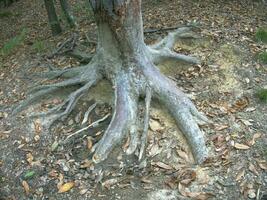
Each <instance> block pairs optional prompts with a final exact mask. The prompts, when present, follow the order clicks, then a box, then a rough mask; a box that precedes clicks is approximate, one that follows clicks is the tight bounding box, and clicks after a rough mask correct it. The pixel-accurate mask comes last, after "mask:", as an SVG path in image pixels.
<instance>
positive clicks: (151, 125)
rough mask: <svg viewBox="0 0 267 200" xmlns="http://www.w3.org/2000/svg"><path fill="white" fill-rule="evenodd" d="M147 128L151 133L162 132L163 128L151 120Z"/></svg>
mask: <svg viewBox="0 0 267 200" xmlns="http://www.w3.org/2000/svg"><path fill="white" fill-rule="evenodd" d="M149 127H150V129H151V130H152V131H159V130H162V129H163V127H162V126H161V125H160V123H159V122H158V121H156V120H153V119H151V120H150V121H149Z"/></svg>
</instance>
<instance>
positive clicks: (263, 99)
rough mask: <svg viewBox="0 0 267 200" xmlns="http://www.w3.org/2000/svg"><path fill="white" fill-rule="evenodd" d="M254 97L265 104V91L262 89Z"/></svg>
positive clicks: (266, 97)
mask: <svg viewBox="0 0 267 200" xmlns="http://www.w3.org/2000/svg"><path fill="white" fill-rule="evenodd" d="M256 95H257V97H258V98H259V99H260V100H261V101H262V102H265V103H267V89H264V88H261V89H259V90H258V91H257V93H256Z"/></svg>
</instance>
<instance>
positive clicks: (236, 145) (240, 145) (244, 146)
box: [234, 142, 250, 150]
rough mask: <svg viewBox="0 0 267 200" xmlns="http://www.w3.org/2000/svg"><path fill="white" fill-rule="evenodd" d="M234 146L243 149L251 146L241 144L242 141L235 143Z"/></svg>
mask: <svg viewBox="0 0 267 200" xmlns="http://www.w3.org/2000/svg"><path fill="white" fill-rule="evenodd" d="M234 147H235V148H236V149H241V150H247V149H249V148H250V146H248V145H245V144H240V143H237V142H236V143H235V144H234Z"/></svg>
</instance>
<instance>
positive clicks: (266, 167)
mask: <svg viewBox="0 0 267 200" xmlns="http://www.w3.org/2000/svg"><path fill="white" fill-rule="evenodd" d="M259 166H260V168H261V169H263V170H266V171H267V164H266V163H259Z"/></svg>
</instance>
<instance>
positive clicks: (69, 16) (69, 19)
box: [59, 0, 76, 28]
mask: <svg viewBox="0 0 267 200" xmlns="http://www.w3.org/2000/svg"><path fill="white" fill-rule="evenodd" d="M59 2H60V6H61V9H62V12H63V14H64V16H65V18H66V20H67V22H68V24H69V25H70V27H71V28H73V27H75V26H76V24H75V20H74V17H73V15H72V13H71V9H70V6H69V3H68V0H59Z"/></svg>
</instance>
